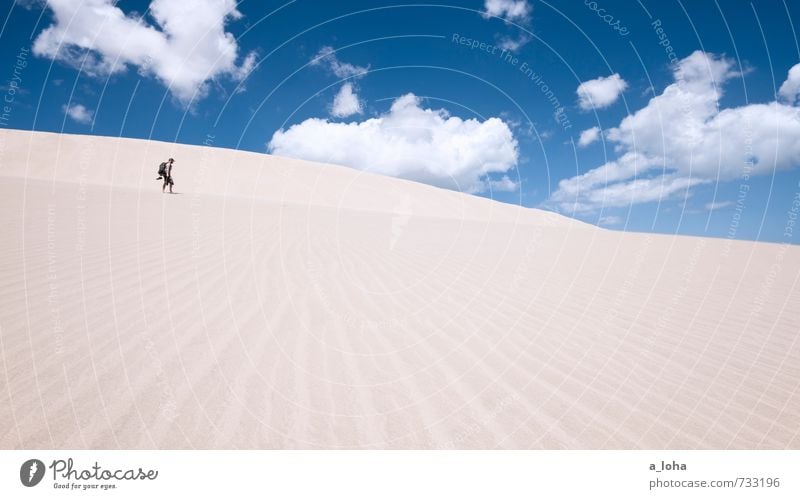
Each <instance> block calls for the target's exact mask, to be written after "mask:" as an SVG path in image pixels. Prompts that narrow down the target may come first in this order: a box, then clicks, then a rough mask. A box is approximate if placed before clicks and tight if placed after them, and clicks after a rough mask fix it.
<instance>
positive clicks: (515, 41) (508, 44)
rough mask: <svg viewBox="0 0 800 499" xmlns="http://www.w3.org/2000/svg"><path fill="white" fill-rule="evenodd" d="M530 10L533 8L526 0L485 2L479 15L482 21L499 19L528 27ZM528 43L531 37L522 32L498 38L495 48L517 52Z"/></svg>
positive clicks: (489, 0)
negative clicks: (493, 18) (514, 35)
mask: <svg viewBox="0 0 800 499" xmlns="http://www.w3.org/2000/svg"><path fill="white" fill-rule="evenodd" d="M532 10H533V7H531V5H530V4H529V3H528V1H527V0H485V1H484V4H483V12H482V13H481V15H482V16H483V18H484V19H491V18H492V17H499V18H501V19H504V20H505V21H507V22H514V23H517V24H521V25H529V24H530V22H531V11H532ZM530 41H531V37H530V36H529V35H527V34H526V33H524V32H522V33H520V34H519V35H518V36H516V37H513V36H505V35H504V36H499V37H498V40H497V46H498V47H500V48H501V49H503V50H508V51H510V52H517V51H518V50H519V49H521V48H522V47H523V46H525V45H526V44H527V43H528V42H530Z"/></svg>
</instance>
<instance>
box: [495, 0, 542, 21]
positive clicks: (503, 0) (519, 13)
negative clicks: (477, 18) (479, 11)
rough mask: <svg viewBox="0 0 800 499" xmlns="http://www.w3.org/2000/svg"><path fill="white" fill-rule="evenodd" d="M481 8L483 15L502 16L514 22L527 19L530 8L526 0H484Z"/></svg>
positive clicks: (528, 18)
mask: <svg viewBox="0 0 800 499" xmlns="http://www.w3.org/2000/svg"><path fill="white" fill-rule="evenodd" d="M483 9H484V10H483V16H484V17H487V18H488V17H492V16H494V17H502V18H503V19H506V20H508V21H514V22H527V21H529V20H530V14H531V10H532V9H531V6H530V4H529V3H528V0H485V2H484V4H483Z"/></svg>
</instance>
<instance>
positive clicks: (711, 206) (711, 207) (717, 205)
mask: <svg viewBox="0 0 800 499" xmlns="http://www.w3.org/2000/svg"><path fill="white" fill-rule="evenodd" d="M728 206H733V201H714V202H711V203H706V206H705V208H706V210H708V211H715V210H721V209H723V208H727V207H728Z"/></svg>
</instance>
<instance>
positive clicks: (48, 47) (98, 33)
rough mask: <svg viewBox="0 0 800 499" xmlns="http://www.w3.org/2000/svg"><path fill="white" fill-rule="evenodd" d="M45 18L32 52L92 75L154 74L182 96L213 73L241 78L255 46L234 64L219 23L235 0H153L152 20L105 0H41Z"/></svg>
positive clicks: (202, 91)
mask: <svg viewBox="0 0 800 499" xmlns="http://www.w3.org/2000/svg"><path fill="white" fill-rule="evenodd" d="M47 6H48V7H49V9H50V10H51V11H52V12H53V18H54V19H53V24H52V25H50V26H49V27H48V28H46V29H45V30H44V31H42V32H41V33H40V34H39V36H38V37H37V38H36V40H35V41H34V44H33V51H34V53H35V54H36V55H39V56H43V57H50V58H53V59H57V60H59V61H62V62H64V63H66V64H69V65H72V66H74V67H76V68H80V69H81V70H82V71H84V72H86V73H88V74H90V75H92V76H108V75H111V74H115V73H119V72H122V71H124V70H125V69H126V68H127V67H129V66H134V67H136V68H138V71H139V72H140V73H142V74H145V75H150V76H153V77H155V78H156V79H158V80H159V81H160V82H161V83H163V84H164V85H165V86H167V87H168V88H169V90H170V92H171V93H172V94H173V95H174V96H175V97H176V98H177V99H178V100H179V101H181V102H182V103H183V104H188V103H189V102H190V101H191V100H192V99H193V98H197V99H199V98H202V97H203V96H205V95H206V93H207V91H208V82H209V81H210V80H213V79H215V78H217V77H220V76H225V77H228V78H231V79H233V80H242V79H244V78H245V77H246V76H247V75H248V74H249V73H250V71H251V70H252V69H253V67H254V66H255V62H256V61H255V57H256V56H255V54H254V53H251V54H248V55H247V56H246V57H244V60H243V62H242V64H237V63H236V61H237V59H238V58H239V53H238V52H239V50H238V46H237V43H236V40H235V38H234V37H233V35H232V34H230V33H227V32H226V31H225V24H226V23H227V22H228V21H230V20H236V19H239V18H241V17H242V15H241V14H240V13H239V11H237V10H236V1H235V0H182V1H180V2H175V1H171V0H153V1H152V2H151V3H150V7H149V10H148V12H149V13H150V15H152V17H153V19H154V20H155V22H156V25H155V26H154V25H151V24H150V23H148V22H147V21H146V20H145V19H143V18H142V17H141V16H138V15H134V14H126V13H125V12H123V11H122V9H120V8H119V7H117V5H116V2H114V1H113V0H81V1H65V0H48V1H47Z"/></svg>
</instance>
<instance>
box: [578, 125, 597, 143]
mask: <svg viewBox="0 0 800 499" xmlns="http://www.w3.org/2000/svg"><path fill="white" fill-rule="evenodd" d="M598 139H600V127H599V126H593V127H592V128H589V129H588V130H584V131H582V132H581V136H580V137H579V138H578V146H579V147H587V146H589V145H591V144H593V143H595V142H597V140H598Z"/></svg>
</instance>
